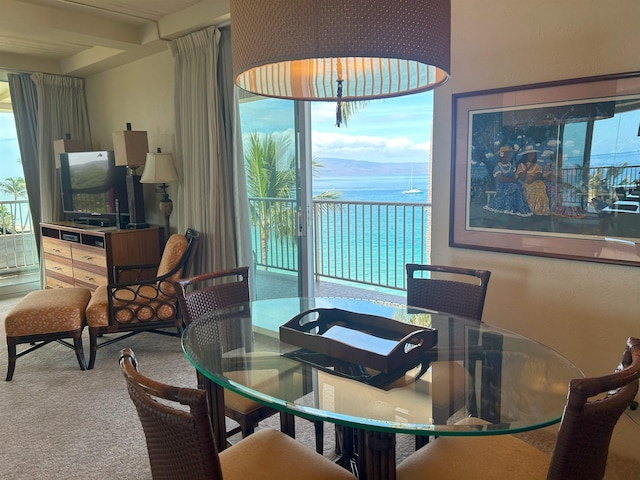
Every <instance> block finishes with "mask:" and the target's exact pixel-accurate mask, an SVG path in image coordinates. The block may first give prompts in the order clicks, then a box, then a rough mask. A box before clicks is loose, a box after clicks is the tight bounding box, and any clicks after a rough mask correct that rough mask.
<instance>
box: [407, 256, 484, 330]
mask: <svg viewBox="0 0 640 480" xmlns="http://www.w3.org/2000/svg"><path fill="white" fill-rule="evenodd" d="M406 269H407V305H411V306H413V307H421V308H428V309H430V310H436V311H438V312H445V313H450V314H452V315H459V316H461V317H467V318H473V319H474V320H477V321H481V320H482V311H483V310H484V300H485V297H486V295H487V286H488V285H489V279H490V278H491V272H489V271H488V270H475V269H471V268H461V267H452V266H446V265H419V264H416V263H408V264H407V265H406ZM418 272H430V273H431V272H433V273H438V274H447V276H448V278H443V277H442V275H438V278H431V276H429V277H428V278H426V277H419V276H418ZM462 278H466V279H471V280H476V281H475V282H474V283H472V282H470V281H462Z"/></svg>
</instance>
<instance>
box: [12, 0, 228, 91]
mask: <svg viewBox="0 0 640 480" xmlns="http://www.w3.org/2000/svg"><path fill="white" fill-rule="evenodd" d="M228 21H229V0H0V73H4V74H6V72H8V71H9V72H11V71H20V72H34V71H40V72H46V73H55V74H61V75H71V76H79V77H84V76H87V75H90V74H93V73H96V72H100V71H102V70H106V69H109V68H113V67H115V66H118V65H122V64H125V63H128V62H131V61H134V60H137V59H139V58H142V57H144V56H147V55H151V54H154V53H157V52H160V51H164V50H166V48H167V40H171V39H174V38H177V37H179V36H182V35H184V34H186V33H189V32H192V31H195V30H198V29H200V28H203V27H205V26H207V25H222V24H224V23H226V22H228ZM0 78H1V77H0ZM1 94H2V92H0V95H1ZM0 101H1V100H0Z"/></svg>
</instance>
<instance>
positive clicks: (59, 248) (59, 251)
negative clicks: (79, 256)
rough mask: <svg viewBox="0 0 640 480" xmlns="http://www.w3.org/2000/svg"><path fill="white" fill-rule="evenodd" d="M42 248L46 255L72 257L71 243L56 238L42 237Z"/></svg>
mask: <svg viewBox="0 0 640 480" xmlns="http://www.w3.org/2000/svg"><path fill="white" fill-rule="evenodd" d="M42 250H43V251H44V253H45V255H46V254H47V253H49V254H51V255H57V256H60V257H64V258H71V244H70V243H69V242H65V241H63V240H58V239H56V238H49V237H42Z"/></svg>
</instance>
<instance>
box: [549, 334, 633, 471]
mask: <svg viewBox="0 0 640 480" xmlns="http://www.w3.org/2000/svg"><path fill="white" fill-rule="evenodd" d="M638 379H640V339H638V338H632V337H631V338H629V339H628V340H627V345H626V349H625V351H624V354H623V357H622V361H621V362H620V364H619V365H618V368H617V369H616V373H613V374H611V375H606V376H604V377H595V378H578V379H574V380H572V381H571V383H570V385H569V396H568V398H567V404H566V406H565V410H564V415H563V416H562V423H561V424H560V430H559V431H558V439H557V440H556V445H555V448H554V450H553V454H552V456H551V464H550V465H549V471H548V475H547V479H548V480H600V479H602V478H603V477H604V472H605V467H606V464H607V456H608V453H609V443H610V442H611V435H612V433H613V428H614V427H615V425H616V423H617V422H618V420H619V419H620V416H621V415H622V413H623V412H624V411H625V410H626V409H627V408H628V407H629V405H630V404H631V402H632V401H633V399H634V398H635V396H636V394H637V393H638ZM600 394H606V396H605V397H604V398H598V399H593V397H596V396H597V395H600Z"/></svg>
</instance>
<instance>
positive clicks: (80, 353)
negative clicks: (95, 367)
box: [73, 332, 87, 370]
mask: <svg viewBox="0 0 640 480" xmlns="http://www.w3.org/2000/svg"><path fill="white" fill-rule="evenodd" d="M80 334H82V332H80ZM73 345H74V347H75V351H76V358H77V359H78V364H79V365H80V370H86V369H87V362H86V361H85V359H84V350H83V348H82V337H81V336H80V335H79V336H77V337H75V338H74V339H73Z"/></svg>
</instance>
